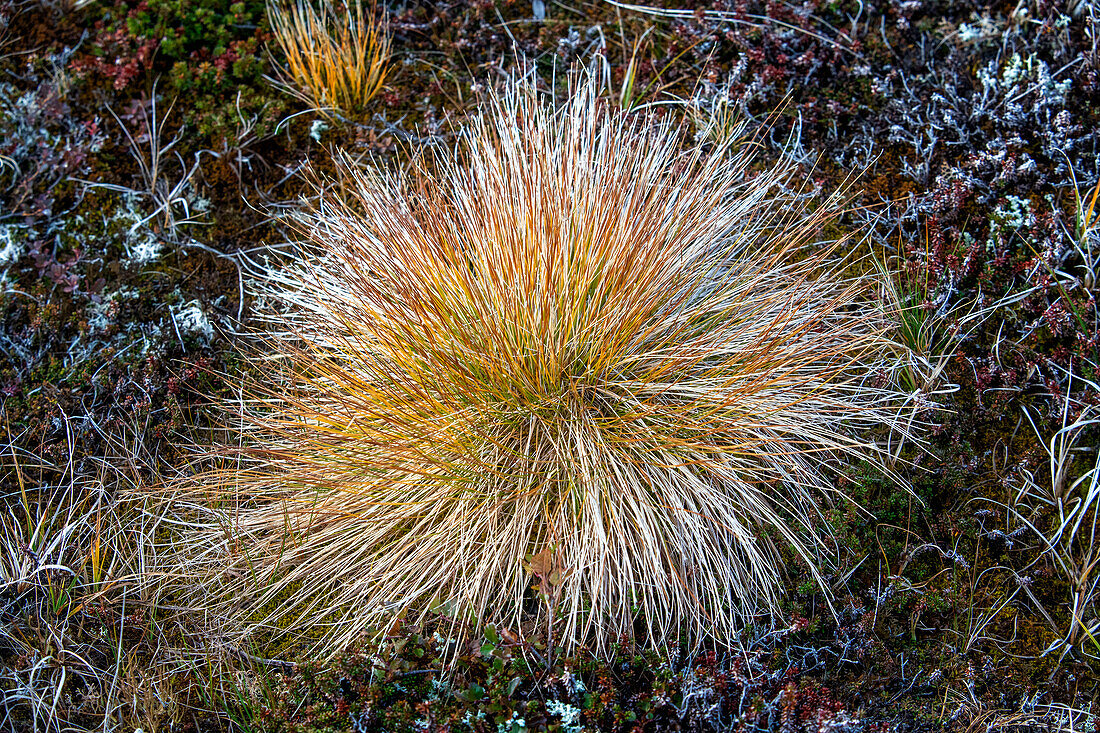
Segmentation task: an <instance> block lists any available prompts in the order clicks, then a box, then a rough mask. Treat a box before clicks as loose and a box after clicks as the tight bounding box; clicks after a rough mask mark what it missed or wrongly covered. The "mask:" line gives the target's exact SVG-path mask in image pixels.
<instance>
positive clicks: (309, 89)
mask: <svg viewBox="0 0 1100 733" xmlns="http://www.w3.org/2000/svg"><path fill="white" fill-rule="evenodd" d="M267 10H268V20H269V22H270V23H271V31H272V34H273V35H274V36H275V40H276V41H277V42H278V44H279V47H280V48H282V50H283V53H284V54H285V56H286V70H285V74H284V76H286V77H289V81H288V82H286V83H284V84H283V86H285V87H286V88H287V89H289V90H290V91H291V92H293V93H295V94H296V96H298V97H300V98H301V99H302V100H303V101H305V102H306V103H307V104H309V105H311V106H313V107H314V108H316V109H317V110H318V111H319V112H321V113H322V114H324V115H326V116H328V117H332V116H333V115H332V113H333V111H334V110H339V111H341V112H343V113H344V114H346V115H349V116H351V117H353V118H359V117H362V116H364V115H365V113H366V110H367V108H368V107H367V105H368V103H369V102H370V101H371V100H372V99H373V98H374V97H375V95H377V94H378V92H379V91H380V90H381V89H382V84H383V83H384V82H385V80H386V73H387V71H388V65H389V52H390V38H389V34H388V31H387V30H386V28H385V26H384V24H383V21H382V20H381V19H380V18H379V16H378V14H377V13H376V12H375V9H374V8H373V7H372V8H370V9H369V10H368V11H366V12H364V10H363V5H362V3H361V2H360V0H350V2H349V3H348V4H347V5H346V6H345V7H344V8H341V9H337V8H336V7H334V6H333V5H332V3H331V0H321V5H320V8H319V9H318V8H317V7H315V6H314V4H313V3H312V2H310V0H293V2H292V3H287V4H282V3H281V2H280V0H270V1H269V2H268V6H267Z"/></svg>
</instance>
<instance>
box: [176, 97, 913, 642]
mask: <svg viewBox="0 0 1100 733" xmlns="http://www.w3.org/2000/svg"><path fill="white" fill-rule="evenodd" d="M684 138H685V136H684V135H683V134H681V132H680V130H679V129H678V128H676V127H674V126H672V125H670V124H667V123H661V122H658V121H656V120H655V119H654V118H652V117H647V116H641V115H637V114H629V113H624V112H622V111H621V110H615V109H614V108H612V107H610V106H609V105H607V104H605V103H603V102H602V101H601V100H600V99H599V97H598V90H597V88H596V86H595V84H594V83H592V82H589V83H587V84H582V85H580V87H579V89H578V90H577V91H576V92H575V93H574V95H573V96H572V98H571V99H570V101H569V102H568V103H567V104H565V105H564V106H562V107H560V108H554V107H553V106H552V105H550V104H549V103H547V102H545V101H543V100H541V99H540V98H539V97H538V95H536V94H535V93H534V92H533V91H532V90H531V89H530V88H529V87H528V86H524V85H519V86H518V87H517V88H514V89H512V90H511V91H510V92H508V93H506V94H505V95H504V96H503V97H501V98H496V99H493V100H491V101H490V103H489V104H488V105H487V108H486V110H485V111H484V112H483V113H482V114H481V116H480V117H479V118H477V119H476V120H475V121H474V122H472V123H471V125H470V126H469V127H468V128H467V129H466V130H465V131H464V132H463V133H461V134H460V135H459V138H458V142H457V143H456V145H455V147H454V149H453V150H447V151H443V152H441V153H440V157H439V160H438V161H436V164H435V165H434V166H432V167H431V169H430V170H429V168H428V167H426V166H421V167H417V166H414V167H413V170H412V172H407V173H392V172H384V171H381V170H377V169H374V168H370V169H362V168H360V167H357V166H356V165H354V164H353V163H351V162H350V161H348V160H347V159H344V160H341V161H340V165H339V169H340V171H341V178H340V180H339V181H332V180H327V181H326V180H322V181H321V182H320V184H319V186H318V194H319V195H318V196H317V198H316V199H315V200H314V203H313V204H311V205H310V207H309V210H308V211H307V212H306V213H304V214H303V215H302V217H301V221H300V225H301V231H302V232H303V233H304V235H305V237H306V239H307V240H308V241H307V242H306V243H305V244H304V249H305V251H306V253H307V256H306V257H305V258H303V259H302V260H301V261H299V262H298V263H296V264H294V265H292V266H290V267H289V268H286V269H282V270H278V271H269V272H267V273H266V277H265V278H264V284H263V285H262V286H261V290H262V293H261V294H262V296H263V299H266V300H267V302H269V303H272V304H274V306H273V307H272V308H271V309H270V316H269V317H270V321H271V324H270V325H271V335H270V336H269V337H267V339H266V340H265V341H264V342H263V344H262V347H261V348H260V349H259V352H262V353H261V354H260V355H259V356H257V357H256V358H255V359H254V360H253V366H254V367H255V369H256V370H258V373H259V374H260V375H261V377H260V378H258V379H256V380H255V381H254V382H253V383H252V386H251V388H250V396H251V400H250V401H248V402H247V403H246V410H245V414H244V420H243V422H242V425H243V427H242V429H241V434H240V436H239V437H240V440H241V444H242V445H243V446H244V447H243V448H241V449H240V450H237V449H234V450H233V451H231V452H232V453H233V454H234V455H236V456H237V458H236V459H235V464H234V465H233V467H232V468H231V469H229V470H223V471H216V470H212V471H208V472H206V473H204V474H202V475H200V476H199V477H198V479H197V480H196V482H195V483H194V486H195V487H197V489H196V490H197V492H198V493H199V494H200V495H202V496H203V497H204V498H205V500H206V501H207V502H208V503H209V504H210V505H211V506H214V507H215V508H216V509H218V511H219V512H220V514H219V516H220V524H218V523H214V524H212V529H210V530H209V531H207V532H201V531H198V530H196V531H195V532H191V533H189V540H188V541H189V542H190V543H191V544H192V554H191V558H192V562H206V563H207V567H208V568H209V569H210V571H211V573H212V575H210V576H208V577H207V583H206V584H204V585H202V586H196V587H197V588H198V589H199V590H198V593H199V594H200V595H203V596H204V597H206V598H208V599H209V598H221V599H223V601H224V603H228V605H224V603H223V605H222V609H223V610H225V609H227V608H228V609H229V610H230V611H231V612H233V613H236V614H237V615H238V616H239V617H240V618H242V619H245V618H248V617H249V614H253V618H252V621H253V622H254V624H253V625H254V626H260V627H267V628H275V627H279V628H291V629H300V630H304V629H306V628H311V627H312V628H313V630H314V632H315V633H316V632H318V631H319V632H320V634H321V639H322V641H321V646H322V647H323V648H324V649H326V650H328V651H333V650H335V649H338V648H340V647H341V646H343V645H345V644H348V643H349V642H352V641H353V640H355V639H356V638H357V636H359V635H360V634H361V633H362V632H363V631H364V630H365V629H367V628H369V627H372V626H375V625H377V624H381V623H383V622H385V621H386V620H387V619H390V618H393V617H394V616H396V615H398V614H401V613H408V614H409V615H410V617H411V616H418V615H420V616H422V615H423V614H425V613H428V612H429V611H430V610H432V609H437V610H438V609H447V610H449V611H450V612H451V613H452V614H453V615H454V616H455V617H456V618H460V619H469V620H476V621H477V622H480V623H489V622H492V623H496V624H498V625H501V626H503V627H509V628H514V629H515V628H523V627H525V626H527V625H528V624H532V623H547V622H550V623H551V626H552V628H554V629H555V633H556V636H557V638H556V641H557V642H558V643H561V644H562V645H563V646H565V647H567V648H571V647H574V646H575V645H577V644H580V643H587V644H592V645H593V646H594V647H595V648H596V649H597V650H604V649H606V648H607V645H608V644H609V643H611V642H613V641H614V640H615V639H616V637H618V636H620V635H626V636H628V637H634V638H639V639H641V640H644V641H647V642H650V643H653V644H656V645H662V644H665V643H675V642H676V640H677V638H678V637H677V635H678V634H680V633H687V634H689V635H690V636H691V637H692V638H693V639H695V640H700V639H703V638H708V637H709V638H717V639H719V640H729V639H731V638H732V637H733V636H734V634H735V633H736V631H737V630H738V628H739V626H740V625H741V624H742V623H743V622H744V619H745V617H746V616H748V615H750V614H756V613H761V612H763V613H771V612H775V611H776V610H777V608H778V604H779V599H780V595H781V578H782V576H783V573H784V570H783V568H782V563H783V561H782V560H781V553H780V548H782V547H789V548H792V549H793V552H794V553H795V554H796V555H797V556H799V557H801V558H802V559H803V560H804V561H805V562H806V563H807V564H808V566H809V567H810V568H811V569H812V572H813V574H814V575H815V577H817V578H818V581H819V582H822V578H821V576H820V574H819V570H818V568H819V567H820V566H821V563H822V562H823V558H824V557H825V555H826V554H827V551H828V550H829V549H830V547H831V542H830V540H829V529H828V525H827V523H826V521H825V519H824V517H823V509H824V507H825V506H826V505H827V504H828V502H829V501H831V500H832V498H835V497H837V496H838V495H839V493H840V492H839V490H838V489H837V488H836V486H835V477H836V472H837V470H838V468H839V467H840V466H841V463H842V461H843V460H844V459H846V458H851V459H866V460H871V461H877V460H878V451H877V450H876V449H875V448H874V447H873V446H872V445H871V444H869V443H868V442H865V441H864V440H861V439H860V438H858V437H856V436H857V435H858V434H859V432H858V431H860V430H863V429H866V428H870V427H875V426H880V427H881V426H887V427H889V426H892V425H894V424H895V422H896V421H895V418H894V412H893V411H892V409H891V406H893V405H896V403H897V395H896V394H895V393H894V392H893V391H891V389H890V388H889V387H888V386H885V382H886V380H881V381H882V382H883V386H876V383H875V382H874V381H873V380H872V377H871V374H872V372H874V371H875V370H876V369H877V368H878V367H879V366H880V364H881V360H882V359H884V358H887V356H888V353H889V344H888V341H887V339H886V337H885V336H884V333H885V329H886V328H887V327H888V325H889V324H888V323H887V321H886V319H885V318H883V316H882V313H881V311H880V310H876V309H875V308H874V306H873V301H871V300H869V299H868V298H867V297H866V296H867V294H868V291H869V290H870V285H871V282H870V280H869V279H865V278H860V277H855V278H850V277H845V276H842V275H841V274H840V272H841V270H840V267H839V265H837V263H836V260H835V257H834V254H835V249H836V248H835V247H831V246H828V245H824V244H822V245H815V240H814V236H815V232H818V231H819V230H820V228H821V226H822V225H823V223H824V222H825V221H827V216H826V215H825V214H814V215H803V214H802V213H799V210H798V207H796V206H794V205H793V204H792V201H793V198H792V195H791V194H789V193H788V194H784V193H783V191H784V190H787V189H786V188H785V187H786V186H787V185H788V184H789V183H790V181H791V171H790V170H789V169H788V168H787V167H784V166H779V167H774V168H770V169H767V170H764V171H763V172H753V171H752V170H751V168H752V162H753V158H752V155H751V153H750V152H747V151H746V149H744V148H737V147H735V145H734V144H733V143H728V144H720V145H718V146H714V147H710V148H701V147H697V146H690V145H687V146H686V147H685V139H684ZM739 151H740V152H739ZM830 263H831V264H830ZM218 502H221V504H220V505H219V504H218ZM211 579H216V582H217V583H220V586H218V587H217V588H215V585H214V581H213V580H211ZM823 587H824V585H823ZM210 594H213V595H210ZM234 604H236V605H234ZM259 608H263V609H265V610H264V612H263V613H262V614H260V615H261V616H262V618H256V617H255V614H256V609H259Z"/></svg>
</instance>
